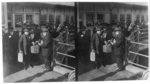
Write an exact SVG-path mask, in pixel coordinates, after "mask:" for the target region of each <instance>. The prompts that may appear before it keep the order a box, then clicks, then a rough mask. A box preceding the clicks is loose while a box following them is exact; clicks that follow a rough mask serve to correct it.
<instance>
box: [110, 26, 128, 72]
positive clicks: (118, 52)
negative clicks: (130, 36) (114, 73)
mask: <svg viewBox="0 0 150 84" xmlns="http://www.w3.org/2000/svg"><path fill="white" fill-rule="evenodd" d="M113 38H114V39H113V42H112V44H113V46H112V48H113V49H112V52H113V53H112V54H113V58H115V61H116V62H117V66H118V68H119V69H118V71H121V70H124V65H123V63H124V58H125V52H124V51H125V35H124V33H123V31H122V29H121V27H120V26H116V27H115V28H114V31H113Z"/></svg>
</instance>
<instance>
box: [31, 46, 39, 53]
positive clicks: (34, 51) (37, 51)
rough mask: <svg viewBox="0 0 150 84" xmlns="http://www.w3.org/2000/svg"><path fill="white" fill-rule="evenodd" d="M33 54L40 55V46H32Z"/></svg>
mask: <svg viewBox="0 0 150 84" xmlns="http://www.w3.org/2000/svg"><path fill="white" fill-rule="evenodd" d="M31 53H32V54H38V53H39V46H38V45H33V46H31Z"/></svg>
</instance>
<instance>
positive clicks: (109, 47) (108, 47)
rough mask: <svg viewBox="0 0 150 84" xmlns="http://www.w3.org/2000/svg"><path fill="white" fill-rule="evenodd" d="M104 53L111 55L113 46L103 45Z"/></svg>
mask: <svg viewBox="0 0 150 84" xmlns="http://www.w3.org/2000/svg"><path fill="white" fill-rule="evenodd" d="M103 52H104V53H111V52H112V50H111V45H103Z"/></svg>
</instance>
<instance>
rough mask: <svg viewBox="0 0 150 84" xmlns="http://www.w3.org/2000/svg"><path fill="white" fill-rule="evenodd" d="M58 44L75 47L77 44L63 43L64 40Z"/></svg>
mask: <svg viewBox="0 0 150 84" xmlns="http://www.w3.org/2000/svg"><path fill="white" fill-rule="evenodd" d="M58 44H62V45H66V46H71V47H74V46H75V45H72V44H68V43H63V42H58Z"/></svg>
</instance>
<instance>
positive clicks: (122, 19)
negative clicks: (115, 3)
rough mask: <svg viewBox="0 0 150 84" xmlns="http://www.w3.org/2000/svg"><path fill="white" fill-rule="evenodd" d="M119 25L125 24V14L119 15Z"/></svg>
mask: <svg viewBox="0 0 150 84" xmlns="http://www.w3.org/2000/svg"><path fill="white" fill-rule="evenodd" d="M120 25H121V26H125V15H124V14H121V15H120Z"/></svg>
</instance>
